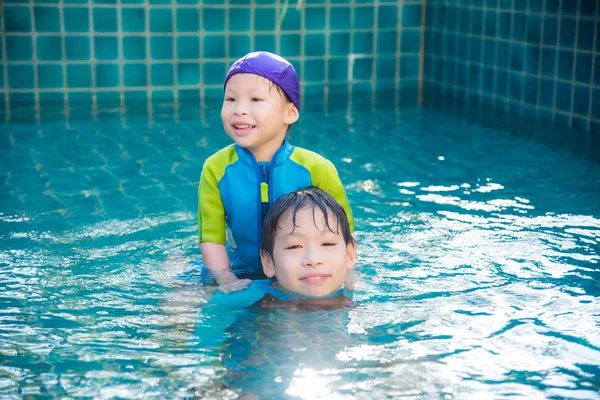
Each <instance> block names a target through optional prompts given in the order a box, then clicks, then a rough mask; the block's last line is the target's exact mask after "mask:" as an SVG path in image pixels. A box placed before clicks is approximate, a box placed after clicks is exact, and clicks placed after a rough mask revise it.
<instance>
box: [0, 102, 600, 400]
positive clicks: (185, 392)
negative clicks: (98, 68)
mask: <svg viewBox="0 0 600 400" xmlns="http://www.w3.org/2000/svg"><path fill="white" fill-rule="evenodd" d="M189 116H191V118H188V117H189ZM292 142H293V143H294V144H297V145H300V146H304V147H307V148H310V149H312V150H315V151H317V152H320V153H322V154H323V155H325V156H326V157H328V158H329V159H331V160H332V161H333V162H334V163H335V164H336V166H337V167H338V169H339V172H340V175H341V177H342V180H343V182H344V183H345V185H346V188H347V192H348V195H349V198H350V201H351V204H352V206H353V210H354V213H355V218H356V224H357V237H358V241H359V256H360V260H359V266H358V275H359V277H360V278H359V282H358V283H357V288H356V291H355V292H354V293H348V297H349V298H350V299H351V300H350V301H351V303H352V304H351V305H350V304H347V306H346V307H342V308H337V309H327V307H323V308H318V307H317V309H313V310H311V309H306V308H304V307H301V306H295V305H294V306H290V307H283V306H279V307H267V305H266V304H265V305H261V304H258V305H256V306H253V307H251V308H250V309H248V310H247V312H244V313H241V314H240V315H239V316H238V320H237V322H236V323H235V324H234V325H233V326H231V328H230V329H229V331H228V332H227V335H228V336H227V337H226V340H225V342H224V343H222V344H220V345H203V343H206V339H207V338H206V337H203V335H205V334H207V332H210V331H211V327H212V325H213V324H214V323H215V321H214V320H212V321H211V319H209V318H206V317H205V316H204V315H203V314H202V312H201V311H199V310H201V308H202V303H203V299H204V298H205V297H206V295H207V293H208V292H210V290H211V288H209V287H206V286H202V285H200V284H198V282H197V281H195V277H197V276H198V273H197V272H198V267H197V263H198V260H199V256H198V247H199V246H198V244H197V242H196V207H197V181H198V178H199V174H200V170H201V167H202V164H203V161H204V159H205V158H206V157H207V156H208V155H210V154H211V153H213V152H214V151H215V150H217V149H219V148H221V147H223V146H225V145H227V144H228V143H229V140H228V138H227V137H226V136H225V135H224V134H223V133H222V128H221V123H220V119H219V116H218V114H217V113H216V112H207V113H202V114H198V115H197V116H195V114H194V113H193V112H192V113H191V114H190V115H186V114H185V113H184V112H183V113H182V112H179V113H178V114H177V115H176V116H174V115H173V114H170V113H168V112H166V113H164V114H162V115H158V116H157V117H156V118H154V119H153V120H148V119H147V118H145V117H142V116H135V115H132V116H124V117H120V115H119V114H118V112H116V113H107V114H105V115H104V116H100V117H98V118H97V119H95V120H94V119H88V118H87V117H82V118H77V116H76V115H71V116H70V119H69V120H68V121H65V120H57V121H54V122H46V123H43V124H39V125H38V124H31V123H13V124H9V125H4V126H1V127H0V156H1V160H2V161H1V162H0V188H1V197H0V397H2V398H21V397H26V396H36V395H42V396H49V397H55V396H57V397H60V396H68V397H80V396H81V397H98V398H105V397H106V398H108V397H118V398H148V397H150V398H172V397H188V398H193V397H195V398H211V397H212V398H236V397H237V396H251V395H256V396H259V397H260V398H286V397H292V398H305V399H314V398H321V397H322V398H327V399H330V398H363V399H372V398H398V397H403V398H404V397H405V398H435V399H439V398H443V399H451V398H457V399H463V398H477V399H479V398H492V397H493V398H507V397H513V396H517V395H520V396H522V397H525V398H528V399H535V398H547V397H551V398H581V399H583V398H586V399H598V398H600V395H599V394H598V393H599V390H600V284H599V283H598V282H600V265H599V261H600V246H599V244H600V200H599V199H600V160H599V156H598V153H599V151H598V150H600V148H599V147H598V141H597V139H594V138H592V137H589V136H578V135H576V134H575V133H572V132H565V131H554V130H552V129H549V128H547V127H540V126H536V125H535V124H531V123H527V122H523V121H517V120H513V119H510V118H508V117H506V116H491V115H487V114H485V113H483V114H479V115H474V114H468V115H461V114H456V113H454V114H453V113H446V112H441V111H439V110H433V109H405V110H400V111H395V110H379V111H365V112H360V111H337V112H335V113H330V114H319V113H313V114H306V113H305V114H304V115H302V118H301V123H300V124H299V125H298V126H297V127H294V129H293V131H292ZM334 308H335V307H334ZM246 398H252V397H246Z"/></svg>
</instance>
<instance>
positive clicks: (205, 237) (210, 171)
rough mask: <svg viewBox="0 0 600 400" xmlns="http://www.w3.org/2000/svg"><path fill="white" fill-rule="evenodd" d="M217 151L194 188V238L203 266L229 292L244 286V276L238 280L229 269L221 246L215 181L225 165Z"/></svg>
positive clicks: (222, 235)
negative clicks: (195, 223) (196, 239)
mask: <svg viewBox="0 0 600 400" xmlns="http://www.w3.org/2000/svg"><path fill="white" fill-rule="evenodd" d="M222 154H226V153H223V152H219V153H217V155H218V156H212V157H210V158H209V159H208V160H206V162H205V163H204V167H203V168H202V175H201V176H200V185H199V187H198V240H199V242H200V251H201V252H202V260H203V262H204V265H205V266H206V267H207V268H208V269H209V270H210V272H212V274H213V275H214V276H215V278H217V281H218V282H219V286H220V289H221V291H222V292H224V293H229V292H235V291H236V290H241V289H244V288H245V287H246V286H248V283H250V280H248V279H241V280H240V279H238V278H237V276H235V274H233V273H232V272H231V268H230V266H229V256H228V255H227V250H226V249H225V236H226V235H225V230H226V227H225V208H224V207H223V202H222V201H221V192H220V190H219V180H220V179H221V178H222V177H223V174H224V173H225V166H226V165H228V164H227V162H224V161H223V160H221V159H220V158H219V156H221V155H222Z"/></svg>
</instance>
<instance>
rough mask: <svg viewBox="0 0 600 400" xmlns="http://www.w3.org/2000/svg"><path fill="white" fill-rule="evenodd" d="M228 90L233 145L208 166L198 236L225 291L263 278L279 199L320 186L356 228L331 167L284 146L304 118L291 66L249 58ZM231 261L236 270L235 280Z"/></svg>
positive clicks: (270, 58) (236, 67) (227, 124)
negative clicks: (271, 215) (272, 212)
mask: <svg viewBox="0 0 600 400" xmlns="http://www.w3.org/2000/svg"><path fill="white" fill-rule="evenodd" d="M224 89H225V96H224V101H223V107H222V109H221V119H222V120H223V128H224V129H225V132H226V133H227V135H228V136H229V137H231V138H232V139H233V141H234V142H235V144H232V145H230V146H227V147H225V148H224V149H222V150H220V151H218V152H217V153H215V154H213V155H212V156H210V157H209V158H208V159H207V160H206V162H205V163H204V167H203V169H202V175H201V177H200V185H199V190H198V193H199V202H198V238H199V241H200V249H201V252H202V258H203V262H204V265H205V266H206V267H207V268H208V269H209V270H210V271H211V272H212V274H213V275H214V276H215V277H216V279H217V281H218V282H219V285H220V289H221V291H223V292H225V293H227V292H231V291H235V290H240V289H243V288H245V287H246V286H247V285H248V283H249V282H250V280H249V279H239V278H238V275H239V276H242V275H244V274H246V276H248V277H252V278H264V276H262V265H261V262H260V239H261V233H262V222H263V219H264V217H265V215H266V212H267V211H268V209H269V207H270V205H271V204H273V203H274V202H275V201H276V200H277V199H278V198H279V197H281V196H283V195H285V194H287V193H291V192H293V191H296V190H298V189H301V188H305V187H308V186H318V187H320V188H321V189H323V190H324V191H326V192H328V193H329V194H331V195H332V196H333V197H334V198H335V199H336V200H337V201H338V202H339V203H340V204H341V205H342V207H343V208H344V210H345V211H346V214H347V215H348V220H349V223H350V227H351V231H353V230H354V224H353V219H352V212H351V210H350V205H349V204H348V198H347V196H346V193H345V191H344V188H343V186H342V183H341V181H340V179H339V176H338V173H337V170H336V169H335V167H334V166H333V164H332V163H331V162H330V161H328V160H326V159H325V158H323V157H322V156H320V155H318V154H316V153H314V152H311V151H309V150H305V149H302V148H299V147H295V146H292V145H291V144H289V143H288V142H287V140H286V134H287V132H288V130H289V128H290V126H291V125H292V124H293V123H295V122H296V121H297V120H298V118H299V116H300V112H299V110H300V83H299V81H298V75H297V74H296V71H295V70H294V67H293V66H292V64H290V63H289V62H288V61H287V60H285V59H284V58H282V57H280V56H278V55H275V54H272V53H268V52H254V53H250V54H247V55H246V56H244V57H242V58H240V59H239V60H237V61H236V62H235V63H234V64H233V65H232V66H231V68H230V69H229V72H228V73H227V76H226V77H225V85H224ZM226 238H228V244H229V245H230V247H231V250H232V251H230V252H228V249H227V248H226V247H225V244H226ZM232 257H233V260H234V263H233V264H234V267H238V268H236V269H235V271H236V273H235V274H234V273H233V272H232V268H231V259H232ZM236 259H237V260H236ZM240 267H241V268H240Z"/></svg>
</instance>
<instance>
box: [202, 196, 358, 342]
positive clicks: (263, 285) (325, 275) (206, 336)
mask: <svg viewBox="0 0 600 400" xmlns="http://www.w3.org/2000/svg"><path fill="white" fill-rule="evenodd" d="M260 255H261V259H262V262H263V271H264V274H265V275H266V276H267V277H268V278H270V279H263V280H255V281H253V282H252V283H251V284H250V285H249V286H248V287H247V288H245V289H244V290H240V291H236V292H235V293H230V294H223V293H221V292H219V291H217V292H216V293H215V294H214V296H213V297H212V298H211V299H210V300H208V302H207V303H206V304H205V305H204V306H202V313H201V314H202V317H203V319H205V320H206V321H208V323H207V324H206V325H202V324H201V325H200V326H199V327H198V328H197V336H198V337H201V338H202V345H203V346H209V347H213V346H215V347H218V346H219V345H220V344H221V343H222V342H223V341H224V340H226V330H227V327H228V326H230V325H231V324H233V323H234V322H235V320H236V318H237V315H238V314H239V313H240V312H244V310H246V308H247V307H250V306H252V305H254V304H257V305H259V306H260V307H261V308H271V307H288V306H292V307H295V308H297V309H301V310H311V309H315V310H326V309H336V308H342V307H347V306H349V305H351V304H352V302H351V300H350V299H348V298H347V297H346V296H344V295H343V293H342V286H343V283H344V280H345V279H346V274H347V272H348V271H351V270H353V269H354V267H355V264H356V241H355V240H354V238H353V237H352V234H351V232H350V224H349V222H348V217H347V216H346V212H345V211H344V208H343V207H342V206H341V205H340V204H339V203H338V202H337V201H335V199H334V198H333V197H332V196H330V195H329V194H327V193H326V192H324V191H323V190H321V189H319V188H318V187H314V186H311V187H308V188H305V189H301V190H297V191H295V192H292V193H289V194H286V195H284V196H282V197H281V198H279V199H278V200H277V201H276V202H275V204H274V205H273V207H272V208H271V209H270V210H269V212H268V213H267V215H266V218H265V222H264V227H263V237H262V241H261V251H260Z"/></svg>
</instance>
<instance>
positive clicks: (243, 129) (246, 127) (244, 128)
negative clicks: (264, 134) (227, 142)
mask: <svg viewBox="0 0 600 400" xmlns="http://www.w3.org/2000/svg"><path fill="white" fill-rule="evenodd" d="M232 126H233V129H234V130H235V133H236V134H238V135H244V134H247V133H250V131H251V130H252V129H254V128H256V125H250V124H233V125H232Z"/></svg>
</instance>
